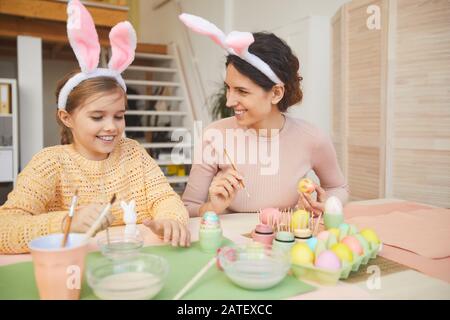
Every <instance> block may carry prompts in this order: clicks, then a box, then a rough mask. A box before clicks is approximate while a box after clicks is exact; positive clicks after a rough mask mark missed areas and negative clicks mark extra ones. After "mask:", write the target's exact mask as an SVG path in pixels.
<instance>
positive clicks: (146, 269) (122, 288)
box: [87, 253, 169, 300]
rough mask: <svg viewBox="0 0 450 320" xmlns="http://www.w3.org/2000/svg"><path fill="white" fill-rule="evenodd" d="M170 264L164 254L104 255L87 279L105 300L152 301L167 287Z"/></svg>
mask: <svg viewBox="0 0 450 320" xmlns="http://www.w3.org/2000/svg"><path fill="white" fill-rule="evenodd" d="M168 273H169V264H168V262H167V260H166V259H164V258H163V257H160V256H157V255H153V254H147V253H139V254H137V255H135V256H133V257H130V258H128V259H121V260H111V259H108V258H101V259H100V260H99V261H97V262H96V263H95V264H94V265H92V266H88V268H87V282H88V284H89V286H90V287H91V288H92V290H93V291H94V294H95V295H96V296H97V297H98V298H100V299H103V300H148V299H152V298H153V297H154V296H156V295H157V294H158V293H159V292H160V291H161V289H162V288H163V287H164V283H165V281H166V279H167V275H168Z"/></svg>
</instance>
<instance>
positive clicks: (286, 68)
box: [225, 32, 303, 112]
mask: <svg viewBox="0 0 450 320" xmlns="http://www.w3.org/2000/svg"><path fill="white" fill-rule="evenodd" d="M253 37H254V38H255V42H253V43H252V44H251V45H250V47H249V48H248V51H249V52H250V53H253V54H254V55H256V56H258V57H259V58H260V59H261V60H263V61H264V62H265V63H267V64H268V65H269V66H270V68H271V69H272V70H273V72H275V74H276V75H277V76H278V78H280V80H281V81H283V83H284V88H285V91H284V96H283V98H282V99H281V100H280V102H278V104H277V107H278V110H280V111H281V112H285V111H286V110H287V109H288V108H289V107H290V106H292V105H293V104H296V103H298V102H301V101H302V99H303V92H302V90H301V88H300V82H301V81H302V80H303V78H302V77H301V76H300V75H299V74H298V70H299V67H300V63H299V61H298V58H297V57H296V56H295V55H294V53H293V52H292V50H291V48H290V47H289V46H288V45H287V44H286V42H284V41H283V40H281V39H280V38H278V37H277V36H276V35H274V34H273V33H266V32H256V33H253ZM229 64H232V65H233V66H234V67H235V68H236V69H237V71H239V72H240V73H242V74H243V75H245V76H246V77H248V78H249V79H251V80H252V81H253V82H254V83H256V84H257V85H258V86H260V87H261V88H263V89H264V90H265V91H270V90H271V89H272V87H273V86H274V85H275V83H274V82H273V81H272V80H270V79H269V78H268V77H267V76H266V75H265V74H264V73H262V72H261V71H259V70H258V69H256V68H255V67H254V66H252V65H251V64H250V63H248V62H246V61H245V60H242V59H241V58H239V57H238V56H235V55H232V54H230V55H228V56H227V61H226V64H225V65H226V66H228V65H229Z"/></svg>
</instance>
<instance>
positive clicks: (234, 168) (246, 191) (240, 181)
mask: <svg viewBox="0 0 450 320" xmlns="http://www.w3.org/2000/svg"><path fill="white" fill-rule="evenodd" d="M223 152H224V153H225V155H226V156H227V158H228V161H230V164H231V167H232V168H233V170H234V171H236V172H237V168H236V166H235V165H234V163H233V161H232V160H231V158H230V156H229V155H228V152H227V149H225V148H223ZM239 184H240V185H241V187H242V188H243V189H244V190H245V193H247V197H248V198H250V194H249V193H248V190H247V188H246V187H245V184H244V182H243V181H242V180H239Z"/></svg>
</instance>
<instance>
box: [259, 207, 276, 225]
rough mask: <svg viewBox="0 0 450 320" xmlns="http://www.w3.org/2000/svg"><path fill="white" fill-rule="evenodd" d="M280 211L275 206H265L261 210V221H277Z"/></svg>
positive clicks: (267, 222) (264, 222)
mask: <svg viewBox="0 0 450 320" xmlns="http://www.w3.org/2000/svg"><path fill="white" fill-rule="evenodd" d="M280 218H281V212H280V210H278V209H277V208H265V209H262V210H261V223H263V224H269V223H275V222H276V221H279V220H280Z"/></svg>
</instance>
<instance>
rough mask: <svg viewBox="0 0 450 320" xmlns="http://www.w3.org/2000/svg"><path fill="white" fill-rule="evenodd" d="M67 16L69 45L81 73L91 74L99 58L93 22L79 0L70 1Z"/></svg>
mask: <svg viewBox="0 0 450 320" xmlns="http://www.w3.org/2000/svg"><path fill="white" fill-rule="evenodd" d="M67 14H68V19H67V36H68V37H69V42H70V45H71V47H72V49H73V51H74V53H75V56H76V57H77V60H78V64H79V65H80V68H81V71H82V72H85V73H88V72H91V71H93V70H94V69H96V68H97V66H98V61H99V56H100V44H99V42H98V35H97V31H96V30H95V24H94V21H93V20H92V17H91V15H90V13H89V11H87V9H86V8H85V7H84V6H83V4H81V2H80V1H79V0H71V1H70V3H69V5H68V6H67Z"/></svg>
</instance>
